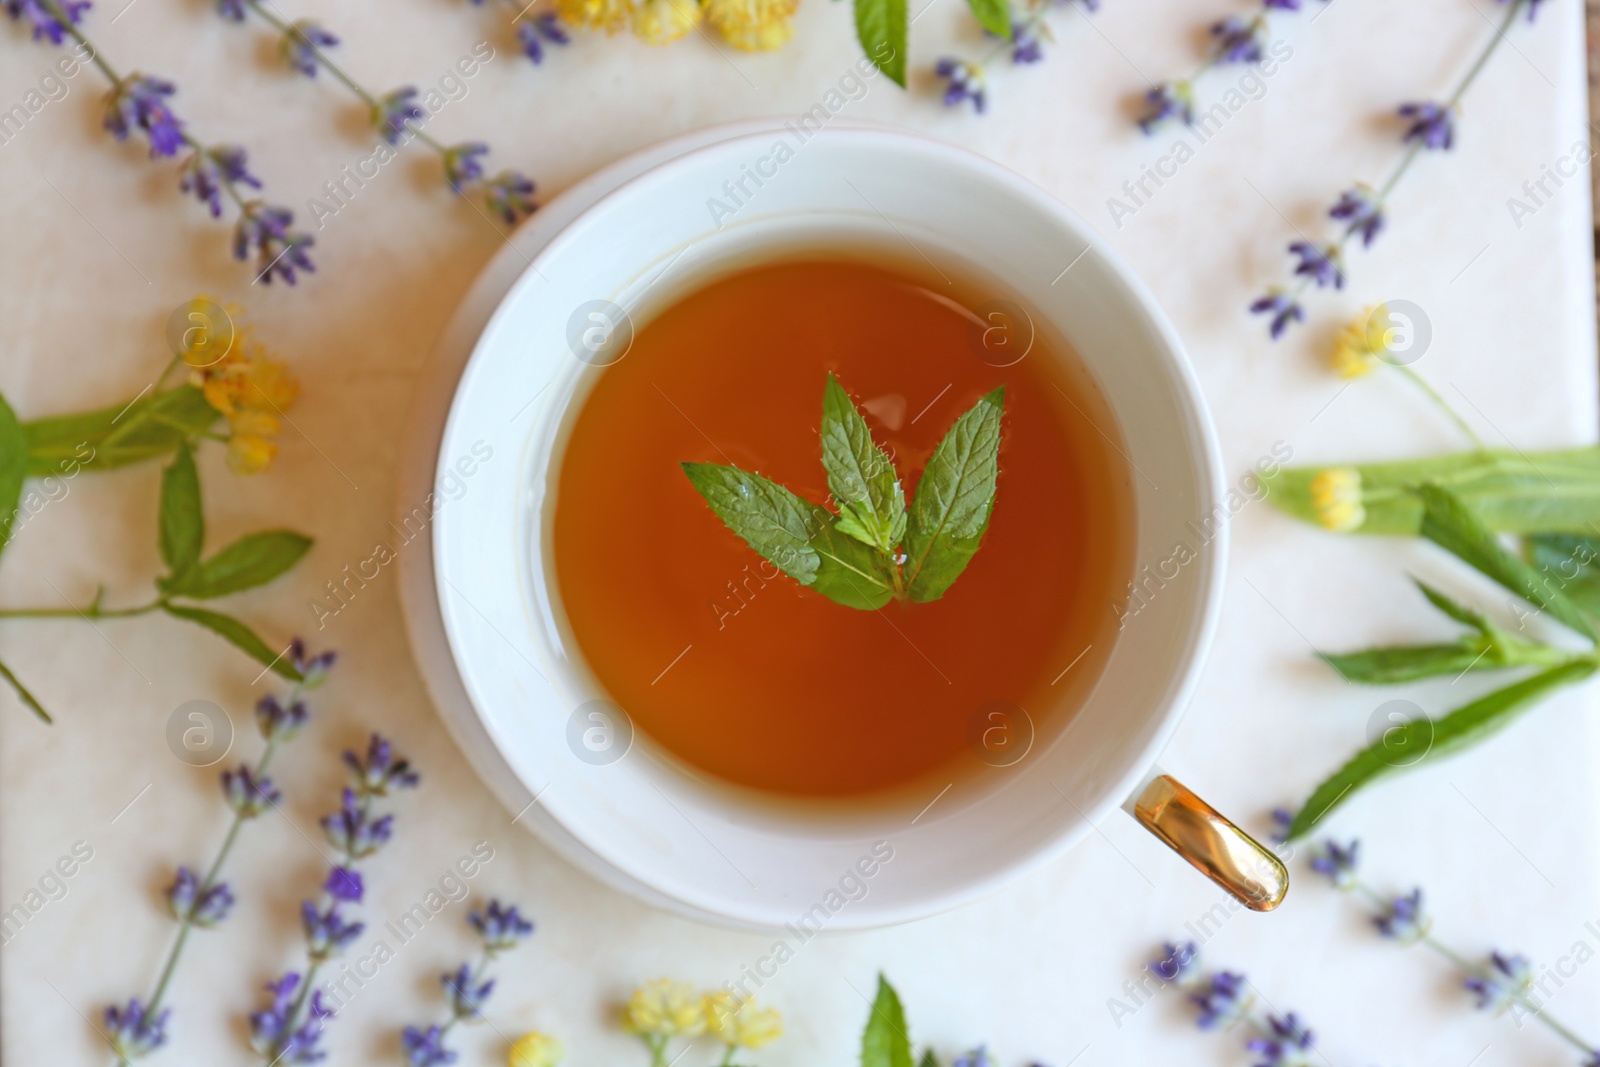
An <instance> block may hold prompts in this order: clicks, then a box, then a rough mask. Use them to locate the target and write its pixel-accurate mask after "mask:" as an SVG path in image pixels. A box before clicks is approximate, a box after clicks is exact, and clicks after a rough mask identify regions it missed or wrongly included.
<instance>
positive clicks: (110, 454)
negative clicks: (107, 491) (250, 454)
mask: <svg viewBox="0 0 1600 1067" xmlns="http://www.w3.org/2000/svg"><path fill="white" fill-rule="evenodd" d="M221 417H222V416H221V413H219V412H218V411H217V410H216V409H215V408H213V407H212V406H211V405H210V404H207V403H206V398H205V393H204V392H202V391H201V390H200V389H199V388H198V387H196V386H193V385H182V386H179V387H178V388H176V389H173V390H170V391H168V392H165V393H160V394H157V395H156V396H151V397H144V398H141V399H136V400H134V401H132V402H124V403H121V404H115V405H112V406H111V407H105V408H100V409H99V410H97V411H84V412H79V413H77V414H73V415H56V416H52V417H50V418H44V419H34V420H32V421H31V422H26V423H23V425H22V432H23V433H24V434H25V435H26V437H27V439H28V473H29V474H32V475H35V476H37V477H42V476H44V475H46V474H60V473H62V471H63V470H64V468H63V466H62V465H63V464H69V465H70V464H73V463H78V464H81V465H83V466H85V467H93V468H96V469H101V470H104V469H109V468H112V467H121V466H125V465H126V464H129V463H138V462H140V461H142V460H146V459H152V458H155V457H158V456H165V455H169V454H171V453H172V452H173V451H174V450H175V449H177V447H178V446H179V445H181V444H183V443H184V442H185V441H187V440H189V439H190V438H192V437H193V436H195V435H196V434H198V433H201V432H203V431H205V430H207V429H210V428H211V426H212V425H213V424H215V423H216V421H217V420H218V419H219V418H221Z"/></svg>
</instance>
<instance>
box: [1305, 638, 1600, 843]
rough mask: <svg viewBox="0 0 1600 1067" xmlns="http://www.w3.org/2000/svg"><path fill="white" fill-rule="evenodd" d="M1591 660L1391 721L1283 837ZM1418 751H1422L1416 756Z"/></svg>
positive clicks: (1455, 747) (1477, 732) (1458, 745)
mask: <svg viewBox="0 0 1600 1067" xmlns="http://www.w3.org/2000/svg"><path fill="white" fill-rule="evenodd" d="M1596 666H1597V664H1596V663H1595V662H1594V661H1593V660H1588V659H1584V660H1578V661H1574V662H1570V663H1566V664H1563V665H1561V666H1559V667H1552V668H1551V669H1550V670H1547V671H1544V672H1542V673H1540V674H1536V675H1534V676H1533V677H1531V678H1526V679H1523V680H1522V681H1520V682H1517V683H1516V684H1515V685H1509V686H1507V687H1506V688H1504V689H1499V690H1496V691H1495V692H1493V693H1490V694H1489V695H1488V696H1486V697H1482V698H1480V699H1478V700H1474V701H1473V702H1472V703H1470V704H1467V705H1464V706H1462V707H1460V708H1457V709H1456V710H1455V711H1452V712H1450V713H1449V714H1448V715H1446V716H1444V717H1443V718H1442V719H1413V720H1412V721H1410V722H1408V723H1406V724H1405V725H1404V726H1396V727H1394V728H1393V729H1391V730H1389V731H1388V732H1387V733H1386V734H1385V735H1384V737H1383V738H1381V739H1379V740H1378V741H1376V742H1374V743H1373V744H1371V745H1369V746H1368V747H1366V748H1364V749H1362V750H1361V751H1360V752H1358V753H1356V755H1355V756H1354V757H1353V758H1352V759H1351V760H1350V761H1349V762H1348V763H1346V764H1345V765H1344V766H1343V767H1340V768H1339V769H1338V770H1337V771H1335V772H1334V773H1333V775H1332V776H1331V777H1329V778H1328V779H1327V781H1325V782H1323V783H1322V784H1321V785H1319V786H1317V788H1316V789H1315V790H1314V791H1313V792H1312V794H1311V796H1310V797H1309V798H1308V799H1307V800H1306V802H1305V804H1304V806H1302V807H1301V809H1300V810H1299V811H1298V812H1297V813H1296V814H1295V817H1294V819H1293V821H1291V822H1290V824H1289V830H1288V833H1287V835H1286V836H1287V839H1288V840H1290V841H1293V840H1294V839H1296V838H1298V837H1302V836H1304V835H1305V834H1306V833H1308V832H1309V831H1310V830H1311V828H1312V827H1313V826H1315V825H1316V823H1317V820H1319V819H1321V818H1322V817H1323V816H1324V815H1326V814H1327V813H1328V812H1330V811H1332V810H1333V809H1334V808H1336V807H1338V806H1339V805H1340V804H1342V803H1344V802H1345V800H1347V799H1349V797H1350V794H1352V793H1354V792H1355V791H1356V790H1358V789H1361V788H1362V787H1364V786H1366V785H1369V784H1370V783H1372V782H1373V781H1374V780H1376V779H1378V778H1381V777H1383V776H1384V775H1387V774H1390V773H1393V772H1395V771H1401V770H1405V769H1406V768H1408V767H1415V766H1420V765H1421V764H1423V763H1426V762H1428V761H1429V760H1432V759H1437V758H1439V757H1442V756H1447V755H1450V754H1451V753H1454V752H1458V751H1460V750H1461V749H1463V748H1466V747H1468V746H1469V745H1473V744H1475V743H1477V742H1478V741H1481V740H1483V739H1484V738H1485V737H1487V736H1489V735H1490V734H1492V733H1494V732H1495V731H1496V730H1499V729H1501V728H1502V727H1504V726H1507V725H1509V724H1510V723H1511V722H1512V720H1513V719H1515V718H1516V716H1517V714H1518V713H1519V712H1522V711H1524V710H1526V709H1527V708H1528V707H1529V706H1530V705H1532V704H1533V703H1534V702H1535V701H1536V700H1538V699H1539V698H1540V697H1542V696H1544V695H1545V694H1546V693H1548V692H1550V691H1551V690H1553V689H1558V688H1560V687H1561V686H1564V685H1571V684H1572V683H1574V682H1579V681H1582V680H1583V679H1585V678H1587V677H1589V675H1591V674H1593V673H1594V672H1595V669H1596ZM1418 752H1421V753H1424V755H1423V756H1422V757H1421V758H1417V757H1416V755H1415V754H1416V753H1418Z"/></svg>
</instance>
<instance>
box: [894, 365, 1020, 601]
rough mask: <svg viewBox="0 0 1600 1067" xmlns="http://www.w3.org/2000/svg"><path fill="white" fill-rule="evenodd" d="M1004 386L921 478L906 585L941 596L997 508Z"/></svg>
mask: <svg viewBox="0 0 1600 1067" xmlns="http://www.w3.org/2000/svg"><path fill="white" fill-rule="evenodd" d="M1005 392H1006V391H1005V387H1004V386H1001V387H1000V388H999V389H996V390H995V391H994V392H992V393H990V394H989V395H988V396H986V397H984V398H983V399H982V400H979V401H978V402H977V403H976V404H974V405H973V406H972V408H971V409H970V410H968V411H967V412H966V413H965V414H963V415H962V416H961V417H960V418H959V419H957V420H956V421H955V425H953V426H951V427H950V430H949V432H948V433H946V434H945V435H944V440H942V441H940V442H939V445H938V447H937V448H935V449H934V450H933V457H932V458H931V459H929V460H928V466H927V468H926V469H924V470H923V472H922V477H921V479H919V480H918V482H917V491H916V495H915V496H914V497H913V498H912V500H911V519H910V522H909V524H908V525H907V528H906V541H905V548H906V561H905V564H904V566H903V569H904V572H905V574H906V576H907V577H906V589H907V592H909V594H910V596H911V599H912V600H914V601H916V602H918V603H925V602H927V601H929V600H938V599H939V598H940V597H941V596H943V595H944V591H945V590H946V589H948V588H950V583H952V582H954V581H955V580H956V578H958V577H959V576H960V574H961V572H962V571H964V570H966V567H967V563H968V562H969V561H970V560H971V559H972V556H973V553H975V552H977V551H978V544H979V543H980V542H981V541H982V540H983V534H984V531H985V530H987V529H988V528H989V517H990V515H992V514H993V511H994V498H995V485H996V480H997V479H998V477H999V474H1000V466H999V457H1000V416H1001V413H1002V409H1003V407H1004V404H1005Z"/></svg>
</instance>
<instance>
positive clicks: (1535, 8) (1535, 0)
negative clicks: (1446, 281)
mask: <svg viewBox="0 0 1600 1067" xmlns="http://www.w3.org/2000/svg"><path fill="white" fill-rule="evenodd" d="M1499 2H1500V3H1502V4H1504V3H1506V2H1507V0H1499ZM1541 2H1542V0H1528V21H1529V22H1532V21H1533V20H1534V19H1536V18H1538V17H1539V4H1540V3H1541ZM1595 1059H1597V1060H1600V1052H1596V1053H1595ZM1585 1067H1588V1065H1585Z"/></svg>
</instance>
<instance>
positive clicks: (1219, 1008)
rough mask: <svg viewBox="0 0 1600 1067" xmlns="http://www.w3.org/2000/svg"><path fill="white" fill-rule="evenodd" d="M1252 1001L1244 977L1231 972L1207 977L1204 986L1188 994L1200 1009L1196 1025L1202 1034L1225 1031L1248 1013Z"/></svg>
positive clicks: (1219, 972)
mask: <svg viewBox="0 0 1600 1067" xmlns="http://www.w3.org/2000/svg"><path fill="white" fill-rule="evenodd" d="M1253 999H1254V998H1253V997H1252V996H1251V995H1250V991H1249V989H1248V988H1247V985H1246V982H1245V977H1244V975H1242V974H1234V973H1233V972H1232V971H1218V972H1217V973H1216V974H1213V975H1210V976H1208V977H1207V978H1206V981H1205V984H1204V985H1203V986H1201V987H1200V988H1199V989H1198V990H1196V991H1195V992H1193V993H1191V994H1189V1000H1190V1001H1191V1002H1192V1003H1193V1004H1194V1005H1195V1007H1197V1008H1199V1009H1200V1016H1199V1018H1197V1019H1196V1020H1195V1023H1196V1024H1197V1025H1198V1026H1199V1027H1200V1029H1202V1030H1226V1029H1227V1028H1228V1027H1230V1026H1232V1025H1233V1024H1234V1023H1236V1022H1238V1021H1239V1020H1240V1019H1242V1018H1243V1017H1244V1016H1245V1014H1246V1013H1247V1012H1249V1010H1250V1003H1251V1001H1252V1000H1253Z"/></svg>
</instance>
